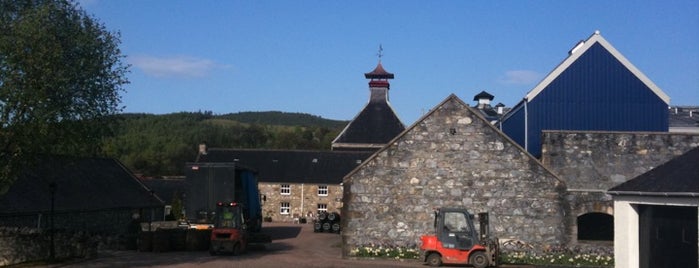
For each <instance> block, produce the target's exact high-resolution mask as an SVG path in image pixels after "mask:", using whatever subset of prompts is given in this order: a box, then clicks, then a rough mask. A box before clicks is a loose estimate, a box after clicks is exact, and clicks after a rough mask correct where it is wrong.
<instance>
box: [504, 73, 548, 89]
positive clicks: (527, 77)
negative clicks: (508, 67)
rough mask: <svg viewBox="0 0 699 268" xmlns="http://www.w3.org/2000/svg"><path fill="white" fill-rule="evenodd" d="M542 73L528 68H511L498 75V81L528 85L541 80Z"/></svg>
mask: <svg viewBox="0 0 699 268" xmlns="http://www.w3.org/2000/svg"><path fill="white" fill-rule="evenodd" d="M541 78H542V75H541V74H539V73H537V72H535V71H529V70H512V71H507V72H505V75H504V76H502V77H500V83H503V84H510V85H530V84H533V83H536V82H539V80H541Z"/></svg>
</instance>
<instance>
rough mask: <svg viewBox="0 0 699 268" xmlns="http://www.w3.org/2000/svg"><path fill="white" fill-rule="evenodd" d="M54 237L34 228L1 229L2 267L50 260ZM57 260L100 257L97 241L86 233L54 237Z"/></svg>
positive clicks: (67, 233)
mask: <svg viewBox="0 0 699 268" xmlns="http://www.w3.org/2000/svg"><path fill="white" fill-rule="evenodd" d="M50 242H51V235H50V233H49V232H47V231H42V230H39V229H33V228H4V227H3V228H0V266H5V265H13V264H18V263H23V262H30V261H40V260H48V259H49V256H50V245H51V244H50ZM54 243H55V244H54V250H55V255H54V257H55V258H56V259H67V258H90V257H94V256H97V248H98V247H97V244H98V242H97V240H96V239H95V237H91V236H88V235H87V233H85V232H66V231H59V232H56V233H55V234H54Z"/></svg>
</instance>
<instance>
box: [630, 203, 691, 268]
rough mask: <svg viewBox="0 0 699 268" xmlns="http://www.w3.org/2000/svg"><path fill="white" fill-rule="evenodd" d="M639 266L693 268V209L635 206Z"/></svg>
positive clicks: (645, 267) (644, 267) (646, 267)
mask: <svg viewBox="0 0 699 268" xmlns="http://www.w3.org/2000/svg"><path fill="white" fill-rule="evenodd" d="M639 232H640V233H639V242H640V245H639V246H640V252H639V253H640V254H639V255H640V265H641V267H643V268H650V267H694V268H696V267H697V256H698V254H697V207H679V206H651V205H641V206H639Z"/></svg>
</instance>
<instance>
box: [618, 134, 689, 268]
mask: <svg viewBox="0 0 699 268" xmlns="http://www.w3.org/2000/svg"><path fill="white" fill-rule="evenodd" d="M608 193H609V194H611V195H612V196H613V198H614V257H615V263H616V267H624V268H626V267H641V268H644V267H699V258H698V256H699V249H698V248H699V247H698V245H699V239H698V238H697V233H698V232H699V227H698V224H697V222H698V221H699V217H698V214H699V212H698V211H699V147H697V148H694V149H692V150H690V151H689V152H687V153H685V154H683V155H681V156H678V157H676V158H674V159H673V160H670V161H668V162H667V163H665V164H663V165H660V166H658V167H656V168H654V169H652V170H650V171H648V172H646V173H644V174H642V175H640V176H638V177H636V178H634V179H632V180H629V181H627V182H625V183H622V184H620V185H618V186H616V187H614V188H612V189H609V191H608Z"/></svg>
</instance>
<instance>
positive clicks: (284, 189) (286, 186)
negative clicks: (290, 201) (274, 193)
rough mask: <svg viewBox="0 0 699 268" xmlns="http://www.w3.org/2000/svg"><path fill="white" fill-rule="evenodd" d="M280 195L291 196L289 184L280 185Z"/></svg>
mask: <svg viewBox="0 0 699 268" xmlns="http://www.w3.org/2000/svg"><path fill="white" fill-rule="evenodd" d="M281 194H282V195H290V194H291V185H290V184H282V188H281Z"/></svg>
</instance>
